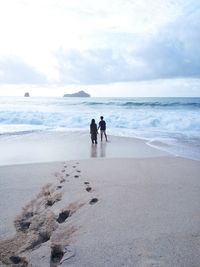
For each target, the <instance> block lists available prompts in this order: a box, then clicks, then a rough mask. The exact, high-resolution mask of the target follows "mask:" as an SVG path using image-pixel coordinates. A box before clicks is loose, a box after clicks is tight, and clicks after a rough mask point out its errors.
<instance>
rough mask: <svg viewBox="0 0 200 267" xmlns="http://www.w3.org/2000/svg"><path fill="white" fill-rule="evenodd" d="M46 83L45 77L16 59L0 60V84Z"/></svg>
mask: <svg viewBox="0 0 200 267" xmlns="http://www.w3.org/2000/svg"><path fill="white" fill-rule="evenodd" d="M46 82H47V79H46V78H45V76H44V75H42V74H41V73H39V72H37V71H36V70H35V69H34V68H33V67H31V66H29V65H27V64H25V63H24V62H22V61H20V60H19V59H17V58H16V57H15V58H11V57H9V58H3V59H0V83H8V84H19V83H24V84H25V83H27V84H44V83H46Z"/></svg>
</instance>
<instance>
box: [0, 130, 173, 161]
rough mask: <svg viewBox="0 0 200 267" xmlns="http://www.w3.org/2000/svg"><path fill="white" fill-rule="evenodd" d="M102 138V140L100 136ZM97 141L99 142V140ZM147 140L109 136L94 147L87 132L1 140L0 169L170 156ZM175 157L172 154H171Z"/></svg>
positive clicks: (38, 134)
mask: <svg viewBox="0 0 200 267" xmlns="http://www.w3.org/2000/svg"><path fill="white" fill-rule="evenodd" d="M99 138H100V137H99ZM99 138H98V139H99ZM146 141H147V140H144V139H139V138H132V137H118V136H110V135H108V142H105V140H103V142H101V141H100V140H98V144H97V146H95V145H92V144H91V140H90V134H89V133H85V132H78V131H77V132H72V133H68V132H46V133H35V134H27V135H16V136H12V137H11V138H8V137H4V138H0V146H1V149H2V151H4V153H2V154H1V155H0V166H6V165H13V164H29V163H42V162H55V161H64V160H76V159H78V160H81V159H90V158H124V157H125V158H143V157H155V156H156V157H158V156H166V155H171V153H169V152H165V151H162V150H161V149H158V148H155V147H154V148H153V147H152V146H150V145H148V144H147V142H146ZM172 156H173V155H172Z"/></svg>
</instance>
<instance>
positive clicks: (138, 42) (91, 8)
mask: <svg viewBox="0 0 200 267" xmlns="http://www.w3.org/2000/svg"><path fill="white" fill-rule="evenodd" d="M198 2H199V1H198V0H177V1H171V0H162V1H161V0H155V1H150V0H141V1H136V0H130V1H128V0H123V1H122V0H115V1H114V0H110V1H105V0H102V1H95V0H93V1H91V0H77V1H70V0H65V1H64V0H61V1H56V0H50V1H46V0H41V1H39V0H35V1H31V0H23V1H21V0H13V1H11V0H7V1H0V33H1V40H2V41H1V44H0V83H2V84H3V83H7V84H9V83H19V84H20V83H30V84H43V83H46V84H62V85H63V84H103V83H113V82H126V81H138V80H149V79H162V78H176V77H183V78H184V77H185V78H187V77H199V76H200V31H199V29H200V20H199V18H200V4H199V3H198Z"/></svg>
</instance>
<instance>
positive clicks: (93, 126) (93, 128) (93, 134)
mask: <svg viewBox="0 0 200 267" xmlns="http://www.w3.org/2000/svg"><path fill="white" fill-rule="evenodd" d="M97 133H98V131H97V124H96V123H95V119H92V120H91V124H90V134H91V140H92V144H94V143H95V144H97Z"/></svg>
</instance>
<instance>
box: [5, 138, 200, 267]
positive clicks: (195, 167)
mask: <svg viewBox="0 0 200 267" xmlns="http://www.w3.org/2000/svg"><path fill="white" fill-rule="evenodd" d="M134 144H135V149H136V150H137V151H138V154H139V155H140V157H139V158H134V157H132V158H131V157H127V158H125V157H124V158H91V159H82V160H80V159H79V160H76V161H74V160H73V161H61V162H54V163H52V162H51V163H35V164H24V165H13V166H3V167H0V183H1V187H0V188H1V206H0V212H1V221H0V223H1V228H0V237H1V241H0V261H1V264H0V265H1V266H9V265H10V266H35V267H40V266H41V267H45V266H52V267H53V266H58V265H59V264H60V265H61V266H77V267H79V266H87V267H90V266H91V267H93V266H95V267H96V266H97V267H100V266H109V267H110V266H136V267H138V266H142V267H143V266H145V267H147V266H154V267H158V266H180V267H184V266H185V267H186V266H187V267H198V266H200V253H199V249H200V205H199V203H200V183H199V180H200V178H199V173H200V165H199V162H198V161H193V160H188V159H183V158H177V157H172V156H164V154H162V153H161V152H159V151H157V150H155V149H153V148H150V149H151V150H149V148H146V147H147V146H146V145H145V144H144V142H143V143H142V142H136V143H134V140H132V145H133V147H134ZM107 146H109V143H108V144H107ZM145 149H146V150H145ZM137 151H133V154H134V153H135V154H136V152H137ZM141 151H143V154H142V153H141ZM150 152H151V153H150ZM154 152H155V153H154ZM145 153H146V154H145ZM157 153H158V154H159V153H161V154H160V155H158V154H157ZM142 155H143V157H142ZM147 155H148V156H147ZM17 264H18V265H17Z"/></svg>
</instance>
